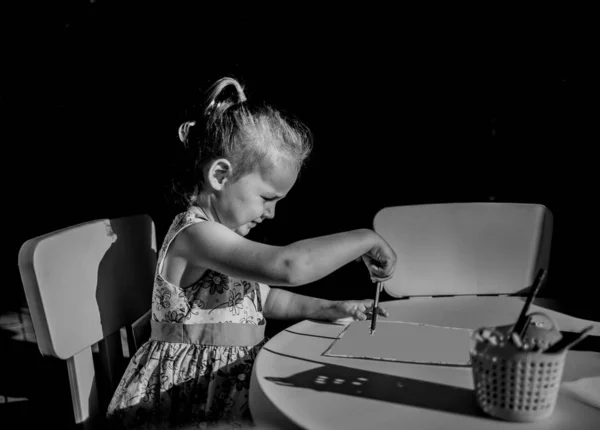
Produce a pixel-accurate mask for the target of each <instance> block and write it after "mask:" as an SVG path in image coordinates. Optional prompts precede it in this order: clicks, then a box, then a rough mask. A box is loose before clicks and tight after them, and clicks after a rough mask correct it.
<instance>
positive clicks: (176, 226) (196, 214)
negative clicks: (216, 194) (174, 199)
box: [170, 206, 208, 231]
mask: <svg viewBox="0 0 600 430" xmlns="http://www.w3.org/2000/svg"><path fill="white" fill-rule="evenodd" d="M203 221H208V217H207V216H206V215H205V214H204V212H203V211H202V209H200V208H198V207H195V206H192V207H190V208H188V209H187V210H186V211H185V212H181V213H179V214H177V215H176V216H175V218H174V219H173V222H172V223H171V228H170V230H174V231H180V230H181V229H183V228H185V227H187V226H189V225H192V224H196V223H199V222H203Z"/></svg>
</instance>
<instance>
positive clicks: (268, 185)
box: [214, 163, 298, 236]
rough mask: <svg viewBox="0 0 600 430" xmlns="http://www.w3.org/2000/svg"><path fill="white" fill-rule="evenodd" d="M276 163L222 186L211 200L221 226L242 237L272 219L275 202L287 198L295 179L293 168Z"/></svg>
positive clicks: (295, 172) (296, 172) (295, 170)
mask: <svg viewBox="0 0 600 430" xmlns="http://www.w3.org/2000/svg"><path fill="white" fill-rule="evenodd" d="M278 164H279V165H278V166H273V167H271V168H270V169H268V170H267V171H262V169H261V170H258V171H255V172H252V173H250V174H248V175H245V176H242V177H241V178H239V179H238V180H237V181H235V182H227V183H226V184H225V186H224V188H223V189H222V190H221V191H220V192H219V193H218V194H217V195H216V199H215V201H214V209H215V211H216V213H217V216H218V217H219V220H220V222H221V223H222V224H224V225H225V226H227V227H229V228H230V229H232V230H235V231H236V232H238V234H240V235H242V236H245V235H247V234H248V233H249V232H250V229H252V228H253V227H255V226H256V225H257V224H259V223H261V222H263V221H264V220H265V219H267V218H269V219H271V218H273V217H274V216H275V206H276V205H277V202H278V201H279V200H281V199H282V198H284V197H285V196H286V195H287V193H288V192H289V191H290V189H291V188H292V187H293V186H294V184H295V183H296V179H297V178H298V170H297V169H296V168H294V167H291V166H289V165H287V163H278Z"/></svg>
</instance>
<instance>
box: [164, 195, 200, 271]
mask: <svg viewBox="0 0 600 430" xmlns="http://www.w3.org/2000/svg"><path fill="white" fill-rule="evenodd" d="M203 221H208V217H207V216H206V214H205V213H204V211H203V210H202V209H200V208H199V207H197V206H191V207H189V208H188V210H187V211H186V212H183V213H180V214H179V215H177V217H175V219H174V220H173V223H172V224H171V227H170V228H169V231H168V232H167V235H166V236H165V239H164V243H163V246H162V247H161V249H160V252H159V253H158V261H157V262H156V273H157V274H162V269H163V263H164V261H165V257H166V255H167V250H168V249H169V247H170V246H171V242H173V240H174V239H175V236H177V234H179V232H180V231H181V230H183V229H184V228H186V227H189V226H190V225H193V224H196V223H199V222H203Z"/></svg>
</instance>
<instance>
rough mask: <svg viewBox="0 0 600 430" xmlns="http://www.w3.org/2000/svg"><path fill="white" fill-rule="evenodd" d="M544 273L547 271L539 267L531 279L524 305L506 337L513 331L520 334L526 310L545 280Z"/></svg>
mask: <svg viewBox="0 0 600 430" xmlns="http://www.w3.org/2000/svg"><path fill="white" fill-rule="evenodd" d="M546 273H547V272H546V271H545V270H544V269H540V270H539V271H538V273H537V275H536V276H535V280H534V281H533V286H532V288H531V291H530V292H529V295H528V296H527V300H525V305H524V306H523V309H521V314H520V315H519V318H517V322H516V323H515V325H514V326H513V328H512V329H511V330H510V332H509V333H508V338H510V336H511V335H512V333H513V332H514V333H518V334H521V333H522V332H523V330H524V329H525V324H526V322H527V312H529V307H530V306H531V303H532V302H533V299H535V296H537V293H538V292H539V291H540V288H541V287H542V285H543V284H544V281H545V280H546Z"/></svg>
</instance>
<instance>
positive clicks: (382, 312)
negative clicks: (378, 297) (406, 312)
mask: <svg viewBox="0 0 600 430" xmlns="http://www.w3.org/2000/svg"><path fill="white" fill-rule="evenodd" d="M377 314H378V315H381V316H384V317H388V316H390V314H389V313H388V311H386V310H385V309H383V308H379V309H377Z"/></svg>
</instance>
